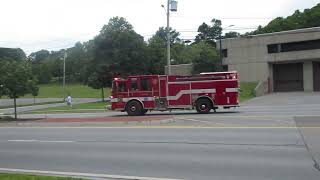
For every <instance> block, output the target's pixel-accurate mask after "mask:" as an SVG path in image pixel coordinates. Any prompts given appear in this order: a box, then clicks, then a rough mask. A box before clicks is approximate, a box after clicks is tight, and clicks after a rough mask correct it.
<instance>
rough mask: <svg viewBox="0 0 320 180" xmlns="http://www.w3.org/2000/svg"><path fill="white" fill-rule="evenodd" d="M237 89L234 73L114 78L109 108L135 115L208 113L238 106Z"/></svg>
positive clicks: (237, 84)
mask: <svg viewBox="0 0 320 180" xmlns="http://www.w3.org/2000/svg"><path fill="white" fill-rule="evenodd" d="M238 89H239V83H238V73H237V72H236V71H230V72H214V73H201V74H199V75H194V76H177V75H169V76H168V75H139V76H129V77H128V78H127V79H121V78H114V80H113V82H112V96H111V97H110V101H111V107H110V108H111V109H112V110H117V111H122V112H124V111H126V112H127V113H128V115H135V116H137V115H144V114H145V113H146V112H147V111H148V110H150V111H151V110H158V111H166V110H169V111H171V110H173V109H196V110H197V112H198V113H209V112H210V110H211V109H213V110H214V111H216V109H218V108H230V107H237V106H239V101H238Z"/></svg>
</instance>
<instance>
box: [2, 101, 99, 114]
mask: <svg viewBox="0 0 320 180" xmlns="http://www.w3.org/2000/svg"><path fill="white" fill-rule="evenodd" d="M49 99H50V100H54V99H52V98H49ZM60 100H61V99H60ZM100 100H101V99H99V98H74V99H73V104H81V103H90V102H98V101H100ZM51 102H52V101H51ZM65 105H66V103H56V104H44V105H35V106H25V107H18V108H17V111H18V113H22V112H27V111H33V110H38V109H46V108H50V107H60V106H65ZM13 113H14V108H7V109H0V114H13Z"/></svg>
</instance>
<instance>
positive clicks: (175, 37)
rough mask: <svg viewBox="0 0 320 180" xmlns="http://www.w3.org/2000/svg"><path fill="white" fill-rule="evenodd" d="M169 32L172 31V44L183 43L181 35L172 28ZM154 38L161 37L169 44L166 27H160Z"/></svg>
mask: <svg viewBox="0 0 320 180" xmlns="http://www.w3.org/2000/svg"><path fill="white" fill-rule="evenodd" d="M169 31H170V43H171V44H173V43H180V42H181V39H180V38H179V36H180V33H179V32H177V31H176V30H174V29H172V28H169ZM154 37H159V38H161V39H162V40H163V41H165V42H167V29H166V28H164V27H160V28H159V29H158V31H157V32H156V34H155V35H154V36H153V37H152V38H154Z"/></svg>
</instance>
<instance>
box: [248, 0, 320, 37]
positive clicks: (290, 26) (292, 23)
mask: <svg viewBox="0 0 320 180" xmlns="http://www.w3.org/2000/svg"><path fill="white" fill-rule="evenodd" d="M317 26H320V4H317V5H316V6H314V7H313V8H311V9H305V10H304V11H303V12H300V11H299V10H296V11H295V12H294V13H293V14H292V15H291V16H288V17H286V18H283V17H277V18H275V19H273V20H272V21H270V23H269V24H268V25H266V26H264V27H262V26H259V27H258V29H257V30H255V31H253V32H250V33H247V34H246V35H255V34H264V33H273V32H279V31H287V30H294V29H301V28H310V27H317Z"/></svg>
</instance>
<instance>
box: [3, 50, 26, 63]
mask: <svg viewBox="0 0 320 180" xmlns="http://www.w3.org/2000/svg"><path fill="white" fill-rule="evenodd" d="M1 59H6V60H14V61H24V60H26V59H27V57H26V54H25V53H24V51H23V50H22V49H20V48H0V60H1Z"/></svg>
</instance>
